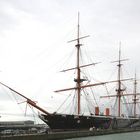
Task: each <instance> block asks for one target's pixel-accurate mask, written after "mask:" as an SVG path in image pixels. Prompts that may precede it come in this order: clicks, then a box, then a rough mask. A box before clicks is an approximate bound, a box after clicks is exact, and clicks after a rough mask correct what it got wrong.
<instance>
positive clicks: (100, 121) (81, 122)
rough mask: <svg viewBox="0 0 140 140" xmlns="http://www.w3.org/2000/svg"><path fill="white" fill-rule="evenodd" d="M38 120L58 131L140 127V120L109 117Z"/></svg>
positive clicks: (59, 117) (60, 117)
mask: <svg viewBox="0 0 140 140" xmlns="http://www.w3.org/2000/svg"><path fill="white" fill-rule="evenodd" d="M40 118H41V119H42V120H43V121H44V122H45V123H47V124H48V126H49V127H50V128H51V129H52V130H53V129H58V130H74V129H76V130H77V129H89V128H91V127H95V128H101V129H108V128H112V129H118V128H129V127H140V119H138V118H129V119H127V118H114V117H111V116H75V115H64V114H54V115H44V114H41V116H40Z"/></svg>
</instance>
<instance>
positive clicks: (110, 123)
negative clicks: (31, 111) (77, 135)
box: [0, 15, 140, 130]
mask: <svg viewBox="0 0 140 140" xmlns="http://www.w3.org/2000/svg"><path fill="white" fill-rule="evenodd" d="M77 28H78V31H77V38H76V39H74V40H72V41H76V45H75V47H76V50H77V56H76V57H77V60H76V67H74V68H70V69H67V70H64V71H68V70H76V74H77V75H76V78H74V82H75V83H76V84H75V87H72V88H66V89H61V90H57V91H55V92H64V91H71V90H75V93H76V94H77V108H76V111H77V112H76V114H67V113H57V112H54V113H50V112H48V111H47V110H45V109H43V108H41V107H40V106H38V105H37V104H36V102H34V101H33V100H31V99H29V98H28V97H26V96H24V95H23V94H21V93H19V92H17V91H16V90H14V89H12V88H11V87H9V86H7V85H5V84H3V83H2V82H0V84H1V85H3V86H5V87H7V88H9V89H10V90H11V91H13V92H14V93H16V94H18V95H20V96H22V97H23V98H24V99H26V100H27V103H28V104H30V105H31V106H33V107H35V108H36V109H38V110H39V111H41V112H42V113H41V114H39V117H40V119H41V120H43V121H44V122H45V123H46V124H47V125H48V126H49V127H50V129H52V130H81V129H89V128H91V127H92V128H93V127H94V128H102V129H108V128H110V129H111V128H112V129H117V128H128V127H132V126H135V127H138V126H140V119H139V118H137V117H136V116H134V117H131V118H129V117H124V116H121V112H120V110H121V103H120V101H121V97H122V96H133V95H134V94H127V95H126V94H123V92H124V90H125V89H123V88H122V86H121V84H122V81H127V80H130V79H121V74H120V72H121V66H122V64H121V62H122V61H125V60H126V59H121V51H119V60H118V61H114V62H118V65H117V66H118V79H117V80H114V81H107V82H100V83H93V84H89V83H88V84H87V83H86V84H84V82H86V81H87V78H82V76H81V71H82V70H81V69H82V68H85V67H87V66H91V65H95V64H96V63H91V64H85V65H81V64H80V49H81V43H80V41H81V39H84V38H86V37H88V36H83V37H80V34H79V28H80V25H79V15H78V26H77ZM70 42H71V41H70ZM113 82H117V83H118V87H117V89H116V92H117V94H116V95H110V96H105V97H117V99H118V115H117V116H112V115H111V114H109V109H108V108H107V109H106V114H105V115H103V114H102V115H101V114H99V107H95V113H91V114H89V115H85V114H82V112H81V92H82V90H84V89H86V88H89V87H94V86H99V85H105V84H108V83H113ZM89 94H90V93H89ZM136 95H139V94H137V93H135V96H136ZM135 100H136V98H135ZM135 100H134V101H135ZM135 103H136V102H135Z"/></svg>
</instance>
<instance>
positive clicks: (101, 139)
mask: <svg viewBox="0 0 140 140" xmlns="http://www.w3.org/2000/svg"><path fill="white" fill-rule="evenodd" d="M67 140H140V132H129V133H120V134H111V135H103V136H91V137H82V138H73V139H67Z"/></svg>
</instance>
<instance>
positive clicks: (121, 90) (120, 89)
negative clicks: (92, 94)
mask: <svg viewBox="0 0 140 140" xmlns="http://www.w3.org/2000/svg"><path fill="white" fill-rule="evenodd" d="M121 61H122V60H121V43H120V47H119V60H118V65H117V66H118V89H116V92H117V98H118V116H119V117H120V115H121V114H120V113H121V95H122V92H123V91H124V90H125V89H122V87H121V66H122V64H121Z"/></svg>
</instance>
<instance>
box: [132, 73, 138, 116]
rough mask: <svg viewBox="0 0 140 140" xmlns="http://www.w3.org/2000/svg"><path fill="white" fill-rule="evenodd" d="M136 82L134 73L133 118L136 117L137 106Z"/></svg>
mask: <svg viewBox="0 0 140 140" xmlns="http://www.w3.org/2000/svg"><path fill="white" fill-rule="evenodd" d="M136 93H137V80H136V73H135V81H134V99H133V101H134V117H136V104H137V100H138V99H137V95H136Z"/></svg>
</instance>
